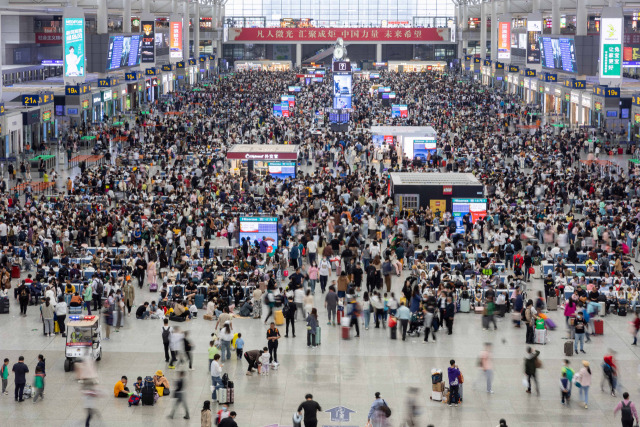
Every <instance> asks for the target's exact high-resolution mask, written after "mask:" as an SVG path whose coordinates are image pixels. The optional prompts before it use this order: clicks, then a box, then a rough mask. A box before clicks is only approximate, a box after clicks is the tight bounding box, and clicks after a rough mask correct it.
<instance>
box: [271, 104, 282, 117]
mask: <svg viewBox="0 0 640 427" xmlns="http://www.w3.org/2000/svg"><path fill="white" fill-rule="evenodd" d="M273 115H274V116H275V117H282V104H273Z"/></svg>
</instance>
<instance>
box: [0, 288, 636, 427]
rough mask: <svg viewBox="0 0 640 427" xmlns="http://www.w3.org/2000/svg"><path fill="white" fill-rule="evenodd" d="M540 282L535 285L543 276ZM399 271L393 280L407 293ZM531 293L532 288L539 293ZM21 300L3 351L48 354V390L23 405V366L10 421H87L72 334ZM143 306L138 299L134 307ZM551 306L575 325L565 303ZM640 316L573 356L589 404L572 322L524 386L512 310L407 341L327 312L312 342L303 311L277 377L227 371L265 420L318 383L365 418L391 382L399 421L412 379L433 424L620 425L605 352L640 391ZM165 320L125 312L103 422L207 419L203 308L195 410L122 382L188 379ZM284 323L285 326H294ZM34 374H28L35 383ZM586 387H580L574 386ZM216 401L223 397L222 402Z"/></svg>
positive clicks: (322, 392)
mask: <svg viewBox="0 0 640 427" xmlns="http://www.w3.org/2000/svg"><path fill="white" fill-rule="evenodd" d="M539 282H540V281H539V280H537V281H534V283H533V286H532V287H533V289H534V290H535V289H538V288H540V287H541V283H539ZM400 286H401V281H400V279H395V281H394V283H393V288H394V290H395V291H396V292H399V290H400ZM530 295H531V293H530ZM154 297H155V294H154V295H152V294H150V293H147V292H144V291H143V292H140V293H137V295H136V300H137V302H138V303H142V302H144V301H147V300H151V299H153V298H154ZM316 306H317V307H318V308H319V311H320V314H321V318H322V319H324V318H325V316H326V314H325V313H326V312H325V310H324V308H323V299H322V295H320V294H317V295H316ZM18 310H19V308H18V306H17V303H16V302H15V301H13V300H12V305H11V312H10V314H8V315H7V314H5V315H1V316H0V321H1V322H2V327H1V328H0V357H1V358H5V357H8V358H10V359H11V364H13V363H14V362H15V361H16V360H17V358H18V356H19V355H24V356H25V359H26V362H27V364H28V365H29V367H30V369H31V372H32V373H33V371H34V370H35V364H36V360H37V355H38V354H40V353H41V354H43V355H44V356H45V357H46V360H47V378H46V381H47V383H46V396H45V399H44V400H42V401H41V402H38V403H36V404H35V405H34V404H33V402H32V401H31V400H27V401H26V402H24V403H21V404H18V403H16V402H14V400H13V376H11V377H10V386H9V395H8V396H1V397H0V402H2V404H0V419H2V420H8V421H9V422H10V424H5V425H35V424H36V423H41V422H47V425H51V426H63V425H83V422H84V421H83V420H84V409H83V399H82V395H81V393H80V388H79V386H78V384H77V382H76V381H75V377H74V375H73V374H72V373H65V372H64V370H63V361H64V340H63V338H61V337H55V338H47V337H44V336H43V335H42V323H41V322H40V320H39V313H38V310H37V308H35V307H29V309H28V316H27V317H26V318H22V317H19V316H18V315H17V313H18V312H19V311H18ZM134 310H135V309H134ZM550 316H551V317H552V318H553V319H555V320H556V322H557V323H558V324H559V325H564V321H563V319H562V313H561V312H560V311H555V312H551V313H550ZM631 319H632V317H618V316H611V315H610V316H607V317H606V318H605V319H604V322H605V333H604V335H603V336H598V337H594V338H593V340H592V342H591V343H589V344H588V345H587V346H586V351H587V354H586V355H582V356H574V357H572V358H571V360H572V362H571V363H572V366H573V367H574V368H578V367H579V366H580V361H581V360H583V359H586V360H589V361H590V362H591V364H592V369H593V372H594V385H593V386H592V390H591V396H590V405H589V409H588V410H587V409H584V408H583V407H582V406H580V405H578V402H577V399H576V402H574V403H573V404H572V405H571V406H570V407H564V406H562V405H561V403H560V391H559V378H560V369H561V365H562V361H563V359H564V356H563V350H562V347H563V344H564V339H563V336H564V335H565V329H564V328H563V327H562V326H561V327H559V328H558V330H556V331H553V332H551V333H550V338H551V340H550V342H549V343H548V344H547V345H544V346H536V348H537V349H539V350H540V351H541V358H542V360H543V362H544V367H543V370H542V372H541V373H540V375H539V379H540V383H541V396H540V397H536V396H535V395H529V394H526V393H525V391H524V388H523V386H522V375H523V373H522V371H523V356H524V353H525V348H526V346H525V344H524V330H523V329H515V328H513V327H512V325H511V324H510V322H509V320H507V319H503V320H500V321H499V323H498V330H497V331H483V330H482V328H481V322H480V317H479V316H478V315H476V314H472V313H471V314H459V315H457V316H456V320H455V325H454V334H453V335H452V336H447V335H446V334H443V333H442V332H440V333H439V334H438V338H437V341H436V342H435V343H429V344H427V345H425V344H423V343H422V339H421V338H420V339H418V338H408V339H407V341H406V342H402V341H400V340H397V341H392V340H390V338H389V334H388V330H383V329H373V328H372V329H369V330H366V331H365V330H363V331H361V332H362V336H361V337H360V338H359V339H351V340H349V341H345V340H342V339H341V338H340V335H339V328H337V327H330V326H326V325H325V323H326V322H322V323H321V324H322V334H323V335H322V345H321V346H320V347H318V348H316V349H309V348H307V346H306V342H305V333H304V332H305V328H304V323H303V322H302V321H299V322H297V324H296V326H297V337H296V338H291V337H290V338H286V339H285V338H282V340H281V342H280V346H279V359H280V363H281V364H280V369H279V370H277V371H275V372H274V371H272V373H271V375H269V376H268V377H259V376H255V375H254V376H251V377H249V376H246V375H245V370H246V362H245V361H244V360H243V361H238V360H236V359H235V356H234V357H233V358H232V359H231V360H229V361H227V362H225V364H224V372H227V373H228V374H229V377H230V378H231V379H232V380H233V381H234V382H235V388H236V403H235V404H234V405H233V409H234V410H235V411H236V412H238V417H237V422H238V425H240V426H246V427H249V426H250V427H261V426H267V425H272V424H280V425H284V426H287V425H291V416H292V414H293V413H294V411H295V410H296V408H297V405H298V404H299V403H300V402H301V401H302V400H303V399H304V395H305V394H306V393H309V392H310V393H313V395H314V398H315V399H316V400H317V401H318V402H319V403H320V405H321V406H322V407H323V409H330V408H332V407H335V406H340V405H342V406H345V407H347V408H349V409H352V410H354V411H356V412H355V413H354V414H351V422H349V423H346V424H345V423H342V424H343V425H353V426H364V425H365V423H366V416H367V411H368V409H369V406H370V404H371V402H372V401H373V394H374V393H375V392H376V391H380V392H381V393H382V395H383V397H384V398H385V399H386V401H387V402H388V404H389V406H390V407H391V408H392V410H393V414H392V417H391V418H390V419H389V420H390V423H391V425H392V426H400V425H402V422H403V421H404V414H405V406H406V401H407V393H408V388H409V387H417V388H418V390H419V393H418V395H417V400H418V401H419V402H420V404H421V406H422V408H421V409H422V411H421V412H422V414H421V416H420V422H419V424H418V425H422V426H424V425H427V424H428V423H433V424H434V425H435V426H438V427H440V426H460V425H464V426H492V427H493V426H495V425H497V423H498V420H499V419H500V418H501V417H504V418H506V419H507V421H508V422H509V425H515V426H529V425H545V426H555V425H557V426H560V425H563V426H566V425H583V426H586V425H589V426H603V425H614V424H617V423H618V422H619V421H616V420H615V419H614V418H613V416H612V411H613V407H614V406H615V405H616V403H617V402H618V401H619V399H618V398H614V397H612V396H610V395H609V394H607V393H603V392H601V391H600V387H599V383H600V380H601V378H602V374H601V369H600V368H599V365H600V361H601V360H602V357H603V355H604V354H605V351H607V350H608V349H614V350H615V351H616V352H617V358H618V361H619V364H620V369H621V376H620V378H621V382H622V385H623V386H624V387H626V390H628V391H629V392H630V393H631V395H632V399H636V400H639V401H640V399H639V396H640V392H639V391H638V386H637V379H638V356H640V351H639V350H638V348H637V347H634V346H631V345H630V343H631V337H630V334H629V328H628V322H629V321H630V320H631ZM161 324H162V323H161V321H160V320H146V321H142V320H135V319H134V318H132V317H128V318H127V319H126V323H125V327H124V328H122V329H121V330H120V332H118V333H115V332H112V334H111V337H112V338H111V340H110V341H105V342H104V343H103V345H104V347H103V348H104V353H103V358H102V360H101V361H99V362H97V366H98V373H99V379H100V386H99V388H100V390H101V391H102V392H103V396H102V397H101V398H100V399H98V401H97V408H98V410H99V418H98V419H97V420H96V422H95V423H92V424H93V425H105V426H108V425H116V423H117V425H121V426H128V425H131V426H133V425H142V424H143V423H145V424H146V423H153V424H154V425H158V426H159V425H175V424H177V425H197V424H198V422H199V421H198V420H199V417H198V415H199V410H200V408H201V407H202V402H203V401H204V400H206V399H210V397H211V393H210V389H209V385H210V377H209V374H208V371H207V365H208V362H207V347H208V341H209V337H210V334H211V332H212V331H213V327H214V326H215V325H214V324H213V323H212V322H207V321H204V320H202V319H197V320H194V321H191V322H186V323H183V324H182V325H184V326H185V327H186V328H187V329H189V330H190V331H191V334H192V339H193V340H194V342H195V346H196V348H195V351H194V359H195V362H194V368H195V371H187V384H188V404H189V410H190V412H191V415H192V420H191V421H190V422H187V421H186V420H183V419H182V415H180V417H177V419H176V420H174V421H173V423H171V424H170V423H169V421H168V420H167V418H166V417H167V415H168V414H169V412H170V410H171V406H172V404H173V402H172V399H171V398H169V397H164V398H161V399H160V401H159V402H158V404H156V405H155V406H153V407H142V406H139V407H128V405H127V402H126V399H115V398H113V395H112V390H113V386H114V384H115V382H116V381H117V380H118V379H119V378H120V376H121V375H127V376H128V377H129V378H130V379H135V378H136V377H137V376H143V377H144V376H147V375H153V373H154V372H155V371H156V370H157V369H162V370H164V371H165V373H166V375H167V377H168V379H169V381H170V382H173V381H175V379H176V378H177V373H176V371H173V370H168V369H167V365H166V364H165V362H164V355H163V349H162V339H161V333H160V327H161ZM233 325H234V330H235V331H237V332H242V334H243V336H244V338H245V341H246V347H245V348H246V349H248V350H250V349H257V348H261V347H263V346H264V345H266V339H265V332H266V328H265V326H263V324H262V322H260V321H258V320H253V319H236V320H234V321H233ZM283 329H284V327H282V328H281V332H282V334H283V335H284V330H283ZM484 342H492V343H493V344H494V357H495V365H496V367H495V382H494V390H495V394H493V395H489V394H487V393H486V392H484V384H483V383H482V377H481V373H480V372H479V371H478V368H477V367H476V363H477V357H478V354H479V352H480V351H481V349H482V346H483V343H484ZM451 358H454V359H456V361H457V363H458V364H459V366H460V367H461V369H462V372H463V374H464V376H465V384H464V393H463V394H464V404H462V405H461V406H459V407H457V408H455V407H454V408H450V407H448V406H446V405H444V404H442V403H435V402H431V401H430V400H429V396H430V392H431V382H430V370H431V369H432V368H434V367H437V368H440V369H446V367H447V366H448V361H449V359H451ZM32 373H31V374H30V375H29V377H28V381H29V382H31V380H32V378H33V376H32ZM574 397H576V398H577V394H576V395H575V396H574ZM214 407H215V405H214ZM337 424H340V423H331V422H330V416H329V414H328V413H324V414H322V415H321V417H320V425H337Z"/></svg>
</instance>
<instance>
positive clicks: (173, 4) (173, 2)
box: [171, 0, 178, 13]
mask: <svg viewBox="0 0 640 427" xmlns="http://www.w3.org/2000/svg"><path fill="white" fill-rule="evenodd" d="M171 13H178V0H171Z"/></svg>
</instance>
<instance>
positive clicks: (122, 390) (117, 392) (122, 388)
mask: <svg viewBox="0 0 640 427" xmlns="http://www.w3.org/2000/svg"><path fill="white" fill-rule="evenodd" d="M129 394H130V393H129V389H128V388H127V377H125V376H124V375H123V376H122V378H121V379H120V381H118V382H117V383H116V385H115V386H114V387H113V395H114V396H115V397H127V398H128V397H129Z"/></svg>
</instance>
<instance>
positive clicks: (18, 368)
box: [11, 356, 29, 402]
mask: <svg viewBox="0 0 640 427" xmlns="http://www.w3.org/2000/svg"><path fill="white" fill-rule="evenodd" d="M11 370H12V371H13V374H14V375H15V384H16V391H15V398H16V402H23V401H24V399H23V398H22V394H23V393H24V386H25V384H26V383H27V373H28V372H29V367H28V366H27V365H26V364H25V363H24V356H20V357H19V358H18V363H16V364H14V365H13V369H11Z"/></svg>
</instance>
